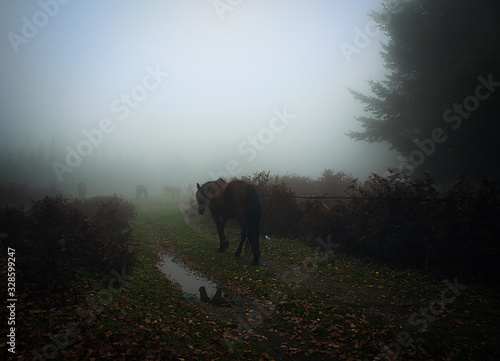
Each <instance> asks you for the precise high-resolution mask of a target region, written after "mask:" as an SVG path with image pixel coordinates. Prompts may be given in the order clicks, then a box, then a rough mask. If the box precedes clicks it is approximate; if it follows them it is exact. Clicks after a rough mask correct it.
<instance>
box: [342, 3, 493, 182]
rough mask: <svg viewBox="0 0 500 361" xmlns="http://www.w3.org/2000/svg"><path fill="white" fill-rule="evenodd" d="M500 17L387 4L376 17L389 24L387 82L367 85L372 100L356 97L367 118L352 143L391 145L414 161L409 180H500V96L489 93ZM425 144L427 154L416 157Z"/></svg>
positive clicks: (464, 6) (440, 6) (460, 7)
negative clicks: (427, 176)
mask: <svg viewBox="0 0 500 361" xmlns="http://www.w3.org/2000/svg"><path fill="white" fill-rule="evenodd" d="M396 3H397V4H399V5H400V6H398V7H397V9H394V6H393V5H394V4H396ZM395 10H396V11H395ZM499 11H500V3H499V2H498V1H495V0H481V1H478V2H471V1H467V0H456V1H449V0H403V1H398V2H393V1H385V2H383V3H382V10H381V11H380V12H376V13H373V14H372V16H373V18H374V19H375V20H376V21H377V19H379V20H382V19H385V21H383V20H382V21H379V25H380V28H381V30H382V31H383V32H384V33H385V34H386V35H387V38H388V41H387V43H386V44H384V45H383V47H384V51H383V53H382V58H383V61H384V63H385V67H386V69H387V70H388V75H387V76H386V78H385V79H384V80H382V81H374V80H370V81H369V82H368V84H369V86H370V88H371V93H372V95H365V94H362V93H360V92H357V91H354V90H352V91H351V93H352V94H353V96H354V98H356V99H357V100H359V101H360V102H361V103H363V104H364V106H365V111H366V112H367V114H365V115H362V116H360V117H359V118H358V120H359V121H360V123H361V125H362V127H363V130H362V131H355V132H350V133H349V136H350V137H351V138H353V139H355V140H363V141H367V142H382V141H385V142H388V143H389V144H390V145H391V147H392V148H393V149H395V150H397V151H398V152H400V153H401V154H402V155H403V156H405V157H408V161H407V162H405V164H407V165H406V166H405V167H404V168H405V169H407V170H408V172H414V169H415V168H416V167H418V168H420V169H423V170H426V171H428V172H431V173H432V175H433V176H434V177H435V178H436V179H438V180H440V181H446V182H449V181H452V180H453V179H455V177H456V176H457V175H458V174H467V175H468V176H470V177H475V178H476V179H480V178H481V176H482V174H483V173H485V172H490V174H494V175H497V176H498V175H500V170H499V168H498V166H497V164H496V163H495V164H492V162H491V160H490V159H491V154H498V150H499V147H498V144H499V143H498V142H497V141H496V134H497V133H498V130H499V128H498V124H499V123H498V121H497V119H498V91H495V89H494V88H492V87H491V86H489V88H490V89H487V88H485V87H484V85H483V84H484V83H485V82H493V83H495V84H496V85H495V86H498V80H499V79H500V78H499V77H500V67H499V64H500V61H499V60H500V50H499V49H500V47H499V40H498V39H499V36H500V23H499V22H498V21H497V16H498V13H499ZM387 19H389V21H388V20H387ZM480 79H483V80H480ZM488 79H489V80H488ZM478 87H479V88H478ZM478 89H479V91H482V92H483V93H488V92H491V94H489V95H487V96H486V95H485V96H484V97H483V96H482V95H478ZM480 94H482V93H480ZM471 102H477V104H476V103H474V105H473V106H471V105H470V104H471ZM435 132H437V133H435ZM434 134H439V136H436V137H435V135H434ZM435 138H438V140H436V139H435ZM423 143H424V144H426V145H425V147H426V148H427V149H426V151H425V154H424V153H422V152H421V153H420V155H417V154H418V152H420V151H421V148H422V147H423V146H422V144H423ZM418 144H420V146H419V145H418ZM422 158H424V159H422ZM410 164H411V166H410Z"/></svg>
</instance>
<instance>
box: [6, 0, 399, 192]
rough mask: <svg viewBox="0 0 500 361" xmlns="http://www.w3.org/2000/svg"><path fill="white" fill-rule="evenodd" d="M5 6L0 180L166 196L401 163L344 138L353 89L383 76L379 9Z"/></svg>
mask: <svg viewBox="0 0 500 361" xmlns="http://www.w3.org/2000/svg"><path fill="white" fill-rule="evenodd" d="M0 4H1V5H0V33H1V34H3V36H2V37H1V40H0V92H1V97H0V102H1V104H0V112H1V116H0V142H1V143H0V148H1V149H0V157H1V158H0V161H1V163H2V169H4V171H2V175H1V179H0V182H10V181H14V180H17V181H20V182H25V183H28V184H32V185H35V184H37V185H42V186H48V185H51V184H56V185H57V187H60V188H61V189H64V190H67V191H70V192H75V185H76V183H77V182H78V181H85V182H86V183H87V184H88V188H89V194H96V193H99V192H105V193H109V192H118V193H119V192H124V193H126V192H127V190H130V192H133V187H135V185H136V184H138V183H143V184H145V185H146V186H147V187H149V188H150V189H157V190H158V192H160V189H161V188H160V187H161V186H162V185H163V184H171V185H173V186H181V185H183V184H185V183H186V182H200V183H201V182H205V181H207V180H210V179H214V178H217V177H219V176H226V177H227V176H231V177H233V176H234V177H239V176H242V175H248V174H252V173H254V172H258V171H263V170H266V171H267V170H269V171H271V174H298V175H303V176H310V177H312V178H317V177H318V176H320V175H321V173H322V172H323V170H324V169H334V170H335V171H345V172H346V173H350V174H352V175H353V176H354V177H358V178H361V179H364V178H366V177H367V176H368V175H369V174H370V173H371V172H375V173H383V172H384V171H385V170H386V169H387V167H391V166H394V165H395V164H397V158H396V155H395V153H392V152H391V151H389V149H388V148H389V147H388V145H387V144H366V143H362V142H355V141H353V140H352V139H350V138H349V137H347V136H346V132H349V131H355V130H359V129H360V126H359V124H358V122H357V120H356V119H355V117H356V116H359V115H362V114H363V108H362V105H361V104H360V103H359V102H357V101H356V100H355V99H353V97H352V96H351V95H350V94H349V92H348V90H347V88H348V87H349V88H353V89H355V90H358V91H361V92H364V93H368V92H369V91H368V89H367V84H366V81H367V80H369V79H375V80H379V79H381V78H382V77H383V74H384V68H383V63H382V61H381V58H380V54H379V52H380V51H381V45H380V43H381V42H382V41H384V40H385V39H384V36H383V34H381V33H380V32H378V31H377V30H376V28H374V27H373V23H372V20H371V18H370V17H369V16H368V13H369V12H370V10H371V9H374V10H378V9H379V8H380V1H375V0H359V1H331V0H324V1H319V0H318V1H308V0H276V1H264V0H262V1H257V0H252V1H229V0H220V1H219V0H217V1H206V0H197V1H195V0H190V1H187V0H183V1H173V0H169V1H97V0H95V1H62V0H60V1H56V0H43V1H38V2H36V1H2V2H1V3H0ZM361 33H362V34H361ZM346 46H347V47H346ZM349 46H350V47H349ZM346 49H350V50H351V51H346ZM353 49H354V50H353ZM27 159H29V160H30V162H31V163H29V164H30V168H31V169H30V170H29V171H27V170H26V169H22V170H21V168H22V167H16V166H13V165H12V163H15V162H20V163H21V162H23V161H24V162H27ZM9 162H10V164H11V165H10V166H9V167H7V166H6V164H7V163H9ZM26 164H27V163H26ZM33 164H36V168H37V171H36V173H33V172H30V171H33V168H34V167H35V166H34V165H33ZM33 174H35V176H33ZM150 192H151V191H150ZM153 193H154V192H153Z"/></svg>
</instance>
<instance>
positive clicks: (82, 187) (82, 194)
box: [76, 182, 87, 199]
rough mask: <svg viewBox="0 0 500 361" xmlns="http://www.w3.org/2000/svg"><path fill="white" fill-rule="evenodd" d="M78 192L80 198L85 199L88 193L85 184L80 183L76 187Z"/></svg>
mask: <svg viewBox="0 0 500 361" xmlns="http://www.w3.org/2000/svg"><path fill="white" fill-rule="evenodd" d="M76 190H77V191H78V197H80V198H81V199H84V198H85V193H87V186H86V185H85V183H84V182H80V183H78V184H77V186H76Z"/></svg>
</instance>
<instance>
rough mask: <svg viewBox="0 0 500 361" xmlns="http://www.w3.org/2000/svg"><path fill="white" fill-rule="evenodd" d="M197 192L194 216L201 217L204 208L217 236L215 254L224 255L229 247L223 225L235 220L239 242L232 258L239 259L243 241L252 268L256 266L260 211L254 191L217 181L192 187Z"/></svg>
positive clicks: (241, 183)
mask: <svg viewBox="0 0 500 361" xmlns="http://www.w3.org/2000/svg"><path fill="white" fill-rule="evenodd" d="M196 186H197V187H198V191H197V192H196V200H197V201H198V213H199V214H203V212H204V211H205V208H206V207H208V208H209V209H210V212H211V213H212V218H213V219H214V221H215V225H216V226H217V233H218V234H219V241H220V245H219V249H218V250H217V251H218V252H224V251H225V250H226V248H227V247H229V241H228V239H227V238H226V235H225V234H224V226H225V224H226V221H227V220H228V219H231V218H236V219H237V220H238V222H239V224H240V226H241V240H240V245H239V247H238V250H237V251H236V252H235V253H234V255H235V256H236V257H239V256H240V255H241V249H242V246H243V243H244V242H245V240H247V244H246V249H248V247H250V248H251V249H252V252H253V262H252V263H253V264H254V265H258V264H259V256H260V248H259V223H260V217H261V209H260V202H259V196H258V194H257V190H256V189H255V187H254V186H253V185H251V184H249V183H247V182H244V181H241V180H235V181H232V182H230V183H226V182H225V181H224V180H223V179H221V178H219V179H218V180H217V181H212V182H207V183H205V184H203V185H202V186H200V185H199V184H198V183H196Z"/></svg>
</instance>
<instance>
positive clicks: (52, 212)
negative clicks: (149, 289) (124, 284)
mask: <svg viewBox="0 0 500 361" xmlns="http://www.w3.org/2000/svg"><path fill="white" fill-rule="evenodd" d="M134 216H135V208H134V206H133V205H132V204H131V203H129V202H127V201H125V200H123V199H122V198H120V197H117V196H112V197H95V198H92V199H90V200H85V201H80V200H68V199H65V198H63V197H60V196H58V197H45V198H44V199H43V200H39V201H37V202H35V203H34V204H33V206H32V207H31V209H30V210H29V211H28V212H26V211H24V210H22V209H18V208H12V207H6V208H5V209H4V210H3V211H2V212H1V213H0V227H1V228H0V229H1V230H2V231H3V232H4V233H7V234H8V236H7V238H6V243H7V244H8V245H9V246H10V247H13V248H14V249H16V252H17V254H18V255H19V261H18V264H17V266H18V270H17V271H18V278H19V280H20V282H19V283H20V284H22V285H23V286H24V287H25V288H26V293H25V296H26V297H28V296H27V295H28V294H29V295H31V297H36V296H41V297H45V296H48V295H52V294H55V293H59V294H62V293H64V292H66V291H68V290H69V288H70V287H71V284H72V283H73V282H74V281H75V279H77V278H79V277H87V276H88V275H94V276H96V275H97V276H98V277H104V276H105V275H107V274H109V272H110V271H111V270H113V269H115V270H118V271H120V270H121V269H122V268H123V267H129V266H131V265H132V264H133V263H134V255H133V253H132V252H131V251H130V248H129V246H130V245H131V242H132V241H133V240H132V232H131V229H130V227H129V224H128V221H129V220H130V219H131V218H133V217H134ZM28 289H29V291H28Z"/></svg>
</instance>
